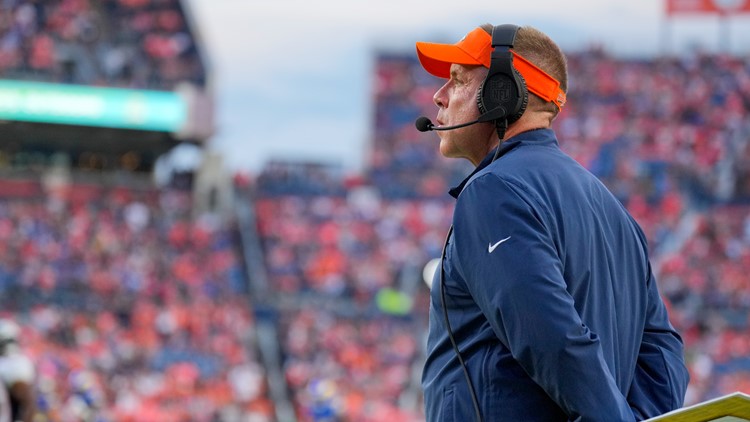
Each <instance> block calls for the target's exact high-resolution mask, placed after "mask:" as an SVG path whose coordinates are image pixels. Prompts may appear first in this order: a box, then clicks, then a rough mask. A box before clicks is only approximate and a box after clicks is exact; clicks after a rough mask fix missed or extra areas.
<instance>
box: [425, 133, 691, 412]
mask: <svg viewBox="0 0 750 422" xmlns="http://www.w3.org/2000/svg"><path fill="white" fill-rule="evenodd" d="M493 155H494V151H493V152H492V153H490V154H489V155H488V156H487V158H485V160H484V161H483V162H482V163H481V164H480V165H479V166H478V167H477V169H476V170H475V171H474V172H473V173H472V175H470V176H469V177H468V178H467V179H466V180H465V181H464V182H463V183H462V184H461V185H460V186H459V187H458V188H455V189H454V192H452V193H453V194H454V196H457V202H456V208H455V212H454V216H453V229H454V230H453V232H452V234H451V235H450V237H449V239H448V245H447V248H446V253H445V259H444V262H443V269H444V271H445V273H444V274H445V277H444V278H445V289H446V290H445V292H446V301H447V303H446V307H447V309H448V314H449V315H448V316H449V321H450V326H451V328H452V332H453V335H454V338H455V340H456V342H457V344H458V347H459V349H460V351H461V356H462V357H463V359H464V361H465V363H466V368H467V370H468V372H469V376H470V379H471V382H472V384H473V386H474V389H475V391H476V392H477V396H478V402H479V406H480V409H481V413H482V416H483V419H484V421H485V422H489V421H566V420H575V421H633V420H636V419H645V418H647V417H652V416H656V415H659V414H662V413H664V412H667V411H669V410H673V409H676V408H679V407H681V406H682V405H683V400H684V396H685V390H686V388H687V383H688V373H687V369H686V368H685V364H684V358H683V344H682V339H681V338H680V336H679V335H678V333H677V332H676V331H675V329H674V328H673V327H672V325H671V324H670V322H669V320H668V316H667V311H666V308H665V306H664V303H663V301H662V300H661V297H660V295H659V292H658V290H657V286H656V281H655V279H654V275H653V273H652V271H651V266H650V263H649V258H648V251H647V248H646V239H645V236H644V234H643V232H642V230H641V229H640V227H639V226H638V224H637V223H636V222H635V220H634V219H633V218H632V217H631V216H630V214H629V213H628V212H627V210H626V209H625V208H624V207H623V206H622V204H621V203H620V202H619V201H618V200H617V199H616V198H615V197H614V196H613V195H612V194H611V193H610V192H609V191H608V190H607V188H606V187H605V186H604V185H603V184H602V183H601V182H600V181H599V180H598V179H597V178H596V177H595V176H594V175H592V174H591V173H590V172H589V171H587V170H586V169H585V168H583V167H582V166H581V165H579V164H578V163H577V162H576V161H575V160H573V159H572V158H571V157H569V156H568V155H566V154H565V153H563V152H562V151H561V150H560V148H559V145H558V143H557V139H556V137H555V134H554V132H553V131H551V130H548V129H539V130H533V131H529V132H525V133H522V134H520V135H517V136H515V137H513V138H511V139H509V140H506V141H505V142H503V144H502V145H501V147H500V151H499V154H498V156H499V158H498V159H497V160H495V161H492V158H493ZM422 386H423V389H424V395H425V397H424V399H425V410H426V416H427V420H428V421H430V422H432V421H441V422H451V421H462V422H465V421H473V420H475V417H474V409H473V407H472V401H471V396H470V393H469V388H468V385H467V382H466V379H465V377H464V373H463V370H462V368H461V366H460V364H459V361H458V358H457V356H456V354H455V352H454V350H453V347H452V345H451V343H450V339H449V337H448V332H447V329H446V324H445V320H444V317H443V310H442V306H441V300H440V270H438V271H436V275H435V279H434V282H433V284H432V291H431V306H430V329H429V337H428V344H427V359H426V362H425V366H424V371H423V376H422Z"/></svg>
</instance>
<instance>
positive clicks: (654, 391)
mask: <svg viewBox="0 0 750 422" xmlns="http://www.w3.org/2000/svg"><path fill="white" fill-rule="evenodd" d="M649 275H650V277H649V286H648V314H647V317H646V327H645V330H644V333H643V340H642V341H641V347H640V351H639V353H638V361H637V362H636V368H635V378H634V379H633V384H632V385H631V387H630V391H629V392H628V402H629V403H630V407H631V408H632V409H633V413H635V416H636V417H637V418H638V419H648V418H652V417H654V416H658V415H662V414H664V413H667V412H669V411H672V410H675V409H679V408H680V407H682V405H683V403H684V400H685V391H686V390H687V385H688V381H689V378H690V377H689V374H688V370H687V368H686V367H685V361H684V357H683V356H684V354H683V344H682V338H681V337H680V335H679V334H678V333H677V332H676V331H675V329H674V328H673V327H672V325H671V324H670V322H669V318H668V316H667V310H666V307H665V306H664V302H663V301H662V299H661V296H660V295H659V292H658V290H657V285H656V281H655V278H654V274H653V273H652V272H651V269H650V268H649Z"/></svg>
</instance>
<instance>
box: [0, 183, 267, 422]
mask: <svg viewBox="0 0 750 422" xmlns="http://www.w3.org/2000/svg"><path fill="white" fill-rule="evenodd" d="M29 188H33V185H28V184H26V185H25V190H26V191H28V190H29ZM192 212H193V211H192V200H191V195H190V192H189V191H187V192H186V191H177V190H168V189H167V190H161V191H156V190H149V191H139V190H134V189H131V188H127V187H119V188H114V189H110V188H107V187H102V186H97V185H88V184H86V185H84V184H80V185H72V186H68V187H63V188H62V189H60V188H55V189H54V190H53V191H50V192H47V193H43V192H42V188H41V187H38V193H36V194H33V195H31V196H30V197H29V196H26V197H3V198H0V303H1V306H0V307H1V309H0V314H2V316H4V317H8V318H11V319H13V320H15V321H16V322H17V323H18V324H19V326H21V327H22V334H21V335H20V336H19V337H20V338H19V341H20V344H21V346H22V350H23V351H24V352H25V353H26V354H28V356H29V357H30V358H31V359H32V361H33V362H34V363H35V366H36V372H37V378H36V384H37V398H38V409H39V415H38V419H36V420H39V421H51V422H53V421H61V422H66V421H71V422H72V421H91V422H94V421H102V422H104V421H154V422H155V421H219V420H221V421H239V420H243V421H244V420H252V421H260V422H262V421H271V420H273V414H274V411H273V406H272V404H271V402H270V401H269V399H268V397H267V387H266V385H267V381H266V375H265V370H264V368H263V367H262V366H261V365H260V363H259V362H258V360H257V356H256V352H255V347H254V345H255V340H254V338H253V335H254V331H253V330H254V316H253V314H252V309H251V307H250V305H249V298H248V291H247V284H246V277H245V275H244V270H243V268H244V267H243V264H242V261H241V257H240V256H241V255H240V254H239V253H238V245H237V239H236V229H235V228H234V227H233V225H232V223H231V221H223V220H219V219H217V218H215V216H212V215H210V214H206V215H202V216H199V217H197V218H194V216H193V215H192Z"/></svg>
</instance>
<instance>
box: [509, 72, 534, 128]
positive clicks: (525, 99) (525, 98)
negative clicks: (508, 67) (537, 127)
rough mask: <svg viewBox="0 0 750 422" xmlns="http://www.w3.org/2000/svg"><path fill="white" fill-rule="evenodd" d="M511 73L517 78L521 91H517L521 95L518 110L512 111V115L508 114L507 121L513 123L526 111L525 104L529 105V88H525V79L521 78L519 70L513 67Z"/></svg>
mask: <svg viewBox="0 0 750 422" xmlns="http://www.w3.org/2000/svg"><path fill="white" fill-rule="evenodd" d="M513 74H514V75H515V76H516V78H517V79H518V84H519V85H520V87H521V92H520V93H519V94H520V95H521V106H520V107H519V108H518V111H517V112H516V113H514V114H513V115H512V116H508V123H513V122H515V121H516V120H518V119H520V118H521V116H523V113H524V112H525V111H526V106H527V105H529V90H528V89H527V88H526V79H524V78H523V75H521V73H520V72H518V71H517V70H516V69H515V68H514V69H513Z"/></svg>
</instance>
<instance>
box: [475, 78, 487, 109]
mask: <svg viewBox="0 0 750 422" xmlns="http://www.w3.org/2000/svg"><path fill="white" fill-rule="evenodd" d="M485 82H486V80H485V81H484V82H482V84H481V85H479V89H478V90H477V107H478V108H479V114H484V113H486V112H487V107H485V106H484V84H485Z"/></svg>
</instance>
